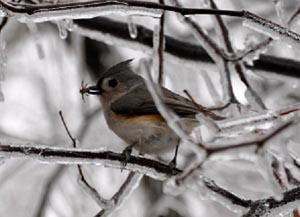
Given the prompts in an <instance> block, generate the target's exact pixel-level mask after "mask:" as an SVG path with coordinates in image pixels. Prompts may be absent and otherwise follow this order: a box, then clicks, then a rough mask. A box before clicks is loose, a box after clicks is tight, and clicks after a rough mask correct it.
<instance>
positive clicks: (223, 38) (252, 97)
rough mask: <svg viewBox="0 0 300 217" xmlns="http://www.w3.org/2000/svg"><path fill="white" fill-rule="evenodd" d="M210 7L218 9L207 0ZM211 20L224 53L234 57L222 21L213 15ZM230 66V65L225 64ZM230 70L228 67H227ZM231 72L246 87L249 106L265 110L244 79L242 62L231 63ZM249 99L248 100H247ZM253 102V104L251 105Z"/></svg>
mask: <svg viewBox="0 0 300 217" xmlns="http://www.w3.org/2000/svg"><path fill="white" fill-rule="evenodd" d="M209 2H210V6H211V8H212V9H218V7H217V5H216V4H215V2H214V0H209ZM213 18H214V19H213V20H214V23H215V28H216V31H217V32H219V37H220V39H221V41H222V43H223V44H224V48H225V51H226V52H227V53H228V54H231V55H233V56H235V55H236V54H235V51H234V49H233V46H232V44H231V40H230V36H229V31H228V29H227V27H226V25H225V23H224V21H223V19H222V17H221V16H218V15H215V16H213ZM227 64H230V63H227ZM229 69H230V67H229ZM232 70H234V71H236V73H237V74H238V75H239V77H240V79H241V81H242V82H243V83H244V84H245V85H246V87H247V89H248V91H249V94H246V97H247V98H248V101H249V104H250V105H251V104H252V106H253V107H256V108H259V110H263V109H266V106H265V105H264V103H263V101H262V99H261V98H260V97H259V95H258V94H257V93H256V92H255V90H254V89H253V88H252V86H251V85H250V83H249V82H248V80H247V78H246V72H245V67H244V66H243V63H242V62H236V63H233V67H232ZM249 98H250V99H249ZM252 102H254V103H252Z"/></svg>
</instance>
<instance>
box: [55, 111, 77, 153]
mask: <svg viewBox="0 0 300 217" xmlns="http://www.w3.org/2000/svg"><path fill="white" fill-rule="evenodd" d="M58 113H59V116H60V118H61V121H62V123H63V125H64V128H65V130H66V132H67V134H68V136H69V138H70V140H71V141H72V143H73V147H74V148H76V139H74V137H73V136H72V135H71V133H70V131H69V129H68V126H67V124H66V122H65V119H64V116H63V114H62V111H59V112H58Z"/></svg>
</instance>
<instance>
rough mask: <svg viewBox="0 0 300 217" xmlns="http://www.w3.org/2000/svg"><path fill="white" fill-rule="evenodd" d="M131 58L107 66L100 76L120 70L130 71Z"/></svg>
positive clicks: (110, 74) (103, 76)
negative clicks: (109, 66)
mask: <svg viewBox="0 0 300 217" xmlns="http://www.w3.org/2000/svg"><path fill="white" fill-rule="evenodd" d="M132 60H133V59H129V60H125V61H123V62H120V63H118V64H116V65H114V66H112V67H111V68H109V69H108V70H107V71H106V72H104V73H103V74H102V75H101V78H106V77H109V76H112V75H114V74H116V73H119V72H120V71H124V70H130V71H131V67H130V63H131V61H132Z"/></svg>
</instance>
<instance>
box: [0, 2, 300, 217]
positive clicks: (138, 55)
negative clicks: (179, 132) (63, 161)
mask: <svg viewBox="0 0 300 217" xmlns="http://www.w3.org/2000/svg"><path fill="white" fill-rule="evenodd" d="M26 2H27V1H26ZM28 2H29V1H28ZM28 2H27V3H28ZM30 2H31V1H30ZM34 2H35V1H34ZM59 2H60V3H62V2H63V1H59ZM70 2H72V1H70ZM166 2H168V1H166ZM215 2H216V4H217V6H218V7H219V8H220V9H230V10H247V11H250V12H252V13H254V14H257V15H259V16H262V17H264V18H266V19H268V20H271V21H273V22H275V23H278V24H280V25H281V26H283V27H287V28H290V29H291V30H293V31H295V32H299V31H300V30H299V28H300V25H299V22H300V21H299V22H298V21H297V18H296V20H295V21H294V23H293V25H292V26H290V25H289V24H288V20H289V18H290V17H291V16H292V15H293V14H294V13H295V11H297V9H298V7H299V6H300V4H299V2H298V1H296V0H286V1H283V0H277V1H276V0H268V1H266V0H251V1H242V0H222V1H221V0H218V1H217V0H216V1H215ZM181 3H182V4H183V5H184V7H189V8H203V7H207V3H206V2H205V1H202V0H193V1H192V0H189V1H181ZM36 4H43V1H36ZM46 4H53V3H52V2H50V3H46ZM75 17H76V15H75ZM190 17H193V20H194V21H195V22H196V23H197V24H198V25H199V26H201V27H202V28H203V29H205V30H206V32H207V34H208V35H209V37H210V39H212V40H214V41H215V42H216V43H217V44H218V45H219V46H220V47H223V46H224V45H223V42H222V36H221V35H220V34H219V33H218V32H216V28H215V27H216V24H215V23H214V21H213V19H211V17H212V16H210V15H195V16H188V18H190ZM105 18H108V19H112V20H114V21H117V22H124V23H128V22H133V24H132V23H131V24H129V27H130V26H131V32H130V31H129V30H128V35H131V37H133V38H135V37H136V36H138V35H139V34H140V33H139V32H137V35H135V34H136V33H134V32H132V31H134V28H135V26H134V25H136V24H138V25H141V26H143V27H146V28H148V29H151V30H153V29H154V28H155V26H157V25H158V24H159V19H157V18H152V17H146V16H143V17H140V16H128V15H125V16H121V15H119V14H115V13H114V14H110V13H107V15H106V16H105ZM84 21H85V22H88V21H89V20H84ZM224 21H225V22H226V25H227V27H228V30H229V34H230V39H231V42H232V46H233V48H234V50H235V51H237V52H238V53H242V52H243V51H244V50H247V49H248V48H251V47H254V46H255V45H256V44H258V43H259V42H261V41H263V40H265V39H266V38H267V35H266V34H262V33H258V32H257V31H254V30H253V29H251V28H248V27H247V25H245V24H243V21H242V19H240V18H236V17H224ZM91 22H92V21H91ZM66 25H70V26H69V28H68V29H66V27H65V26H66ZM126 25H127V24H126ZM132 25H133V27H132ZM250 26H251V24H250ZM83 27H84V25H83V24H80V22H78V23H77V21H74V23H73V22H72V21H71V20H68V21H49V22H41V23H34V22H30V21H26V22H25V23H24V22H20V20H18V17H16V16H14V15H13V16H12V17H11V18H9V19H8V23H7V24H6V25H5V26H4V28H3V29H2V31H1V34H0V75H1V76H0V77H4V78H3V79H1V81H0V90H1V92H0V93H1V94H2V95H3V98H4V99H3V101H2V102H0V143H1V144H22V145H25V144H27V145H32V144H39V145H47V146H49V147H65V148H71V147H72V143H71V141H70V139H69V138H68V136H67V134H66V132H65V129H64V126H63V124H62V122H61V119H60V116H59V113H58V112H59V111H60V110H61V111H62V112H63V115H64V118H65V121H66V122H67V125H68V128H69V130H70V131H71V133H72V135H73V136H74V137H75V138H77V139H78V140H79V141H80V144H79V146H80V148H85V149H93V150H94V149H101V148H106V149H108V150H112V151H115V152H121V151H122V150H123V149H124V147H125V146H126V145H125V143H124V142H123V141H122V140H120V139H119V138H118V137H117V136H116V135H115V134H113V133H112V132H111V131H110V130H109V129H108V127H107V125H106V123H105V120H104V117H103V115H102V113H101V105H100V103H99V102H98V100H97V98H96V97H93V96H89V97H86V98H85V101H83V100H82V97H81V95H80V93H79V89H80V84H81V81H82V80H84V81H85V82H89V83H90V84H94V83H95V82H96V79H97V77H98V76H99V75H100V73H102V72H104V71H105V70H107V69H108V68H109V67H111V66H112V65H114V64H116V63H118V62H120V61H123V60H126V59H130V58H134V62H133V68H134V69H135V70H136V71H137V72H139V69H140V60H143V59H149V58H152V57H153V50H152V48H151V47H149V46H144V45H142V43H140V42H134V40H126V39H124V40H122V37H119V38H118V37H115V36H113V35H110V34H108V33H107V32H105V31H106V30H105V31H104V30H103V32H99V33H97V34H96V33H95V31H90V32H89V31H83V30H82V28H83ZM99 28H100V27H99ZM132 28H133V29H132ZM129 29H130V28H129ZM112 31H114V30H112ZM120 32H121V31H120ZM130 33H131V34H130ZM263 33H266V31H265V30H263ZM299 33H300V32H299ZM115 34H116V35H117V34H118V32H116V31H115ZM165 34H166V35H168V36H171V37H172V38H175V39H177V40H179V41H183V42H188V43H190V44H193V45H195V46H200V45H201V42H199V40H197V38H195V37H194V35H193V31H191V28H189V26H188V25H187V24H186V23H185V21H184V19H183V18H182V17H181V18H180V16H178V15H176V14H175V13H173V12H167V13H166V14H165ZM150 36H151V35H150ZM271 36H272V37H275V38H276V37H277V36H276V34H274V33H271ZM91 38H92V39H91ZM299 46H300V43H298V44H297V42H295V41H290V40H289V38H286V37H285V36H283V37H279V38H278V40H274V41H273V42H271V43H270V44H269V45H268V46H264V47H262V48H260V49H258V50H257V52H254V54H253V55H249V57H247V58H245V59H244V61H245V62H247V64H250V65H252V64H253V61H254V60H256V59H258V58H260V57H259V55H260V54H263V55H268V56H271V57H280V58H286V59H289V60H294V61H295V62H293V64H294V66H295V67H294V68H293V67H292V68H291V70H295V68H297V67H298V70H300V62H298V61H299V57H300V53H299V50H300V49H299ZM192 47H193V46H192ZM166 49H167V46H166ZM182 52H184V49H183V51H182ZM181 56H182V54H179V55H178V56H176V55H173V54H172V55H171V54H169V53H166V54H165V59H164V82H163V83H164V85H165V86H167V87H168V88H170V89H172V90H173V91H175V92H177V93H179V94H181V95H184V93H183V90H184V89H187V90H188V91H189V93H190V94H191V95H192V96H193V98H194V99H195V100H196V101H197V102H198V103H200V104H201V105H204V106H207V107H220V106H222V105H224V104H226V103H227V102H226V100H227V99H228V97H227V96H226V92H225V93H224V82H223V83H222V79H221V77H222V75H221V74H222V73H220V68H219V67H217V66H216V64H214V63H212V62H210V61H206V60H203V61H200V60H193V59H188V58H181ZM200 59H201V58H200ZM204 59H205V58H204ZM280 60H281V59H280ZM154 62H155V61H154ZM275 62H276V61H275ZM282 64H283V65H284V64H286V65H287V69H286V70H288V66H289V64H291V63H289V62H287V63H285V62H282ZM297 64H298V65H297ZM254 66H255V64H254ZM232 68H233V67H232V65H231V68H230V70H229V71H230V72H231V73H230V75H231V81H232V87H233V92H234V95H235V97H236V99H237V101H238V102H239V103H231V104H230V105H229V106H228V107H226V108H225V109H224V110H221V111H219V114H220V115H223V116H226V117H228V118H235V119H236V120H244V122H245V125H243V126H242V127H241V126H239V125H238V124H237V127H236V128H232V129H231V128H230V127H229V129H228V131H226V130H224V132H222V133H223V134H220V135H219V137H218V136H216V137H215V140H213V141H205V142H207V144H210V145H212V147H214V146H213V145H220V144H221V145H228V144H239V143H241V141H243V139H246V138H248V139H252V140H253V141H254V142H253V144H255V138H256V137H258V136H260V135H261V134H260V133H262V134H263V133H264V130H266V131H267V130H269V131H268V133H270V132H272V130H273V129H277V128H278V126H280V124H282V123H283V124H284V123H286V122H287V121H290V120H291V119H294V120H296V119H297V115H295V116H291V117H290V116H289V117H286V118H282V120H281V119H280V120H277V119H276V120H275V118H273V117H275V116H276V117H277V116H281V114H282V113H280V114H279V113H276V112H274V113H272V112H271V111H278V110H280V109H286V108H288V106H291V105H295V104H296V103H297V102H299V99H300V88H299V80H298V78H299V75H298V76H297V73H299V72H300V71H293V72H291V71H288V72H285V71H284V70H282V71H281V70H276V69H272V68H271V66H270V69H266V70H262V68H263V67H260V68H259V67H258V68H259V69H258V68H256V67H254V68H253V70H252V69H251V67H248V68H247V70H245V71H246V77H247V79H248V81H249V83H250V84H251V86H252V87H253V89H254V90H255V91H256V93H257V94H258V96H259V97H260V98H261V99H262V101H263V102H264V104H265V106H266V108H267V109H261V108H259V106H257V102H256V99H255V98H254V97H253V96H250V97H249V95H248V97H247V96H245V92H247V87H246V85H245V84H244V83H243V82H242V81H241V80H240V78H239V76H238V75H237V73H235V72H234V70H231V69H232ZM154 71H155V70H154ZM2 74H3V75H4V76H2ZM290 74H293V75H294V76H287V75H290ZM153 77H154V78H155V79H157V73H155V72H153ZM225 89H226V88H225ZM226 97H227V98H226ZM296 105H297V104H296ZM292 108H294V107H293V106H292ZM295 108H296V109H299V105H297V106H296V107H295ZM287 110H288V109H287ZM291 110H292V109H291ZM262 114H266V116H267V118H265V119H268V118H269V119H268V120H267V121H265V119H264V118H263V117H261V115H262ZM245 115H248V116H249V118H245V117H246V116H245ZM253 116H255V117H258V119H259V120H260V121H261V122H260V123H259V124H257V123H256V122H255V121H254V122H255V123H253V119H252V117H253ZM241 117H243V118H244V119H243V118H241ZM280 118H281V117H280ZM230 120H233V119H230ZM258 122H259V121H258ZM231 123H233V122H232V121H224V122H223V125H222V126H224V129H225V128H226V126H227V125H230V124H231ZM276 124H278V125H276ZM294 125H295V126H294V127H293V128H292V129H288V130H287V132H286V131H284V132H283V133H282V132H281V133H280V134H279V135H275V136H274V138H273V137H272V138H271V139H270V141H266V143H267V144H265V146H264V147H263V148H262V149H263V150H259V152H258V153H256V152H255V149H256V146H255V145H254V146H247V147H242V148H238V149H233V150H228V151H225V153H223V152H222V153H217V154H215V155H212V156H210V158H209V159H208V160H206V162H205V164H203V166H202V168H201V170H200V171H198V172H199V174H201V175H205V176H206V177H208V178H209V179H211V180H214V181H215V183H217V184H218V185H219V186H222V188H225V189H227V190H228V191H229V192H232V193H234V194H236V195H238V196H239V197H240V198H245V199H250V200H258V199H262V198H269V197H272V196H275V198H279V199H280V198H282V192H284V191H286V190H288V189H292V188H295V187H296V185H295V182H291V181H290V180H289V179H288V178H287V175H285V176H284V175H282V168H281V167H283V168H288V169H289V171H292V172H293V177H294V178H295V180H300V179H297V178H300V175H299V174H300V173H299V170H297V167H296V166H295V165H294V164H293V160H292V159H291V157H290V156H293V157H294V158H293V159H297V157H299V154H300V149H299V144H300V140H299V139H300V138H299V136H298V135H297V132H298V131H299V123H295V124H294ZM208 128H209V127H208ZM238 130H239V131H238ZM210 133H211V132H210ZM202 134H203V135H202V136H203V139H204V140H205V139H207V138H204V137H205V136H206V135H207V134H205V133H203V132H202ZM213 136H215V135H213ZM226 136H228V137H226ZM208 137H210V138H208V139H211V136H208ZM223 137H226V138H225V139H222V138H223ZM220 138H221V139H220ZM189 145H190V146H191V144H183V145H182V147H181V148H180V150H179V165H178V167H179V168H181V169H183V170H185V169H187V168H189V166H190V165H191V164H193V163H197V162H201V159H202V158H203V156H197V154H195V153H194V152H193V150H192V149H191V148H190V147H189ZM147 157H151V158H154V159H157V156H147ZM273 158H276V162H277V163H278V162H279V165H280V166H279V168H281V170H280V174H281V176H283V178H282V180H283V182H284V183H285V185H284V186H285V188H283V187H282V185H281V184H278V183H277V182H276V181H278V180H277V179H276V178H274V177H273V176H272V175H273V174H274V171H273V170H272V168H273V169H274V167H272V163H273V162H274V161H273ZM170 159H172V153H170V154H167V155H165V156H159V160H161V161H162V162H165V163H167V162H169V161H170ZM0 160H1V158H0ZM283 170H284V169H283ZM83 171H84V174H85V178H86V179H87V180H88V181H89V183H90V184H91V185H92V186H93V187H94V188H96V189H97V191H98V192H99V193H100V195H101V196H103V197H105V198H108V199H109V198H110V197H112V196H113V195H114V193H115V192H116V191H117V190H118V188H119V187H120V186H121V184H122V183H123V182H124V180H125V179H126V177H127V175H128V171H126V170H124V171H120V170H119V169H113V168H104V167H101V166H92V165H87V166H83ZM284 177H285V178H284ZM190 182H192V181H190ZM168 184H170V183H168ZM195 186H196V187H197V185H195ZM195 186H193V187H191V188H184V189H183V190H182V189H177V190H178V192H176V188H174V186H173V188H171V189H172V190H171V191H172V192H173V193H177V194H176V195H172V194H170V190H169V191H168V189H166V190H164V188H165V187H166V186H165V183H164V182H161V181H157V180H154V179H151V178H149V177H146V176H144V177H143V178H142V180H141V182H140V183H139V186H138V187H137V188H136V189H135V190H134V192H133V193H132V194H130V195H128V198H127V200H125V201H124V203H123V204H122V206H121V207H120V208H119V209H118V210H116V211H115V212H113V213H112V216H116V217H117V216H122V217H125V216H132V217H134V216H136V217H142V216H149V217H150V216H151V217H152V216H164V217H180V216H190V217H196V216H197V217H198V216H210V217H217V216H220V215H221V216H224V217H229V216H242V214H243V213H246V212H247V209H240V208H238V207H235V206H232V205H230V202H229V203H228V201H226V200H224V199H223V198H219V197H217V196H213V197H214V200H213V199H212V197H211V195H210V193H207V192H204V190H203V189H202V190H201V188H200V189H195V188H196V187H195ZM169 187H170V186H169ZM198 187H199V186H198ZM199 192H200V193H199ZM223 200H224V201H223ZM296 202H297V201H296ZM298 203H299V202H298ZM224 204H225V205H224ZM299 205H300V204H299ZM100 210H101V208H99V206H98V205H97V203H96V202H95V201H94V200H93V198H92V197H91V196H90V195H89V194H88V193H86V192H85V191H84V189H83V188H82V187H81V186H80V185H79V183H78V170H77V167H76V166H74V165H67V166H66V165H64V166H62V165H58V164H55V163H52V164H47V163H42V162H39V161H36V160H30V159H29V158H20V159H13V158H12V159H9V158H7V159H4V160H3V162H1V166H0V216H11V217H42V216H43V217H70V216H72V217H87V216H94V215H95V214H96V213H98V212H99V211H100ZM278 213H279V211H278V212H277V214H278ZM289 215H290V216H297V215H296V214H295V212H294V214H291V213H290V214H286V216H289Z"/></svg>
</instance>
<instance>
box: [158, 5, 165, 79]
mask: <svg viewBox="0 0 300 217" xmlns="http://www.w3.org/2000/svg"><path fill="white" fill-rule="evenodd" d="M159 3H160V4H163V5H164V4H165V1H164V0H159ZM159 26H160V28H159V44H158V55H159V58H158V59H159V61H158V83H159V84H162V83H163V74H164V47H165V33H164V32H165V30H164V29H165V12H163V13H162V15H161V17H160V19H159Z"/></svg>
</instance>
